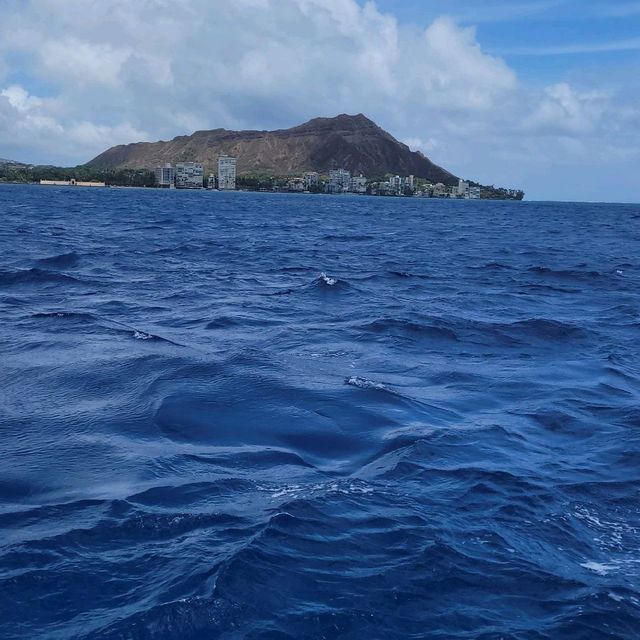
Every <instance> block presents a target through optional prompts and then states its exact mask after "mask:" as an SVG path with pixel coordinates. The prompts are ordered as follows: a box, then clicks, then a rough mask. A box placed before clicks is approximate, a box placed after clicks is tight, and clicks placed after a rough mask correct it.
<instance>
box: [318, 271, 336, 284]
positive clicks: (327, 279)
mask: <svg viewBox="0 0 640 640" xmlns="http://www.w3.org/2000/svg"><path fill="white" fill-rule="evenodd" d="M320 279H321V280H322V281H323V282H324V283H325V284H328V285H329V286H330V287H333V285H334V284H338V279H337V278H330V277H329V276H328V275H327V274H326V273H324V271H323V272H322V273H321V274H320Z"/></svg>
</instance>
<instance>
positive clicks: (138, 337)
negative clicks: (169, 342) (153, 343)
mask: <svg viewBox="0 0 640 640" xmlns="http://www.w3.org/2000/svg"><path fill="white" fill-rule="evenodd" d="M133 337H134V338H135V339H136V340H153V336H152V335H151V334H150V333H144V331H134V332H133Z"/></svg>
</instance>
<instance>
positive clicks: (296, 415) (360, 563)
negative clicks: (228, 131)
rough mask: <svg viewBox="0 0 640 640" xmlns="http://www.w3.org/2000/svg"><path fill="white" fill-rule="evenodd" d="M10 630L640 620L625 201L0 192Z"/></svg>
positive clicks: (634, 229)
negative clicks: (581, 201) (498, 200)
mask: <svg viewBox="0 0 640 640" xmlns="http://www.w3.org/2000/svg"><path fill="white" fill-rule="evenodd" d="M0 223H1V224H0V256H1V263H0V444H1V451H2V459H1V460H2V462H1V464H0V637H2V638H3V639H4V640H10V639H26V638H28V639H45V638H46V639H47V640H60V639H71V638H73V639H80V638H100V639H107V640H112V639H127V640H132V639H141V640H142V639H153V640H163V639H172V640H173V639H175V640H178V639H180V640H185V639H205V638H206V639H213V638H221V639H225V640H231V639H234V640H236V639H241V638H243V639H244V638H250V639H254V640H258V639H260V640H267V639H271V640H275V639H302V638H304V639H314V640H320V639H329V638H341V639H342V638H344V639H360V638H363V639H365V640H375V639H378V638H380V639H387V638H389V639H398V640H400V639H402V640H404V639H408V638H414V639H415V638H427V639H429V640H445V639H446V640H451V639H465V640H466V639H469V640H471V639H473V640H475V639H482V640H498V639H505V640H506V639H523V640H525V639H526V640H543V639H559V640H560V639H562V640H574V639H575V640H577V639H580V640H582V639H589V640H591V639H597V640H600V639H605V638H611V639H614V638H615V639H625V640H627V639H633V638H639V637H640V205H608V204H567V203H565V204H559V203H551V202H550V203H535V202H522V203H519V202H487V201H475V202H474V201H453V200H451V201H449V200H430V199H418V198H396V199H393V198H373V197H356V196H354V197H351V196H322V195H318V196H314V195H286V194H256V193H217V192H206V191H199V192H180V191H161V190H151V189H113V188H112V189H102V190H100V189H86V190H85V189H81V188H75V189H74V188H46V187H38V186H13V185H3V186H0Z"/></svg>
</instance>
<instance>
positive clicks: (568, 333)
mask: <svg viewBox="0 0 640 640" xmlns="http://www.w3.org/2000/svg"><path fill="white" fill-rule="evenodd" d="M357 329H359V330H360V331H361V332H364V333H363V334H361V338H362V337H366V336H367V335H368V334H373V335H381V336H383V337H390V336H394V337H401V338H405V339H407V340H414V341H415V340H429V341H433V340H436V341H445V342H454V343H463V344H465V345H468V346H471V345H473V344H490V345H496V346H497V345H501V346H510V345H512V346H515V345H518V344H527V343H528V342H529V341H531V340H532V339H534V340H537V341H547V342H559V341H563V340H575V339H580V338H585V337H586V336H587V335H588V334H587V331H585V330H584V329H582V328H580V327H578V326H576V325H573V324H571V323H567V322H562V321H559V320H549V319H546V318H530V319H527V320H519V321H516V322H512V323H503V322H483V321H479V320H468V319H465V318H450V319H446V318H437V317H432V318H429V319H426V320H424V321H414V320H405V319H397V318H379V319H377V320H373V321H371V322H369V323H367V324H364V325H359V326H358V327H357Z"/></svg>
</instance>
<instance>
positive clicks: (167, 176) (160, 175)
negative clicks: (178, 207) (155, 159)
mask: <svg viewBox="0 0 640 640" xmlns="http://www.w3.org/2000/svg"><path fill="white" fill-rule="evenodd" d="M175 180H176V171H175V169H174V168H173V167H172V166H171V163H170V162H167V163H166V164H165V165H164V167H156V185H157V186H158V187H160V188H162V189H172V188H173V187H175Z"/></svg>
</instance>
